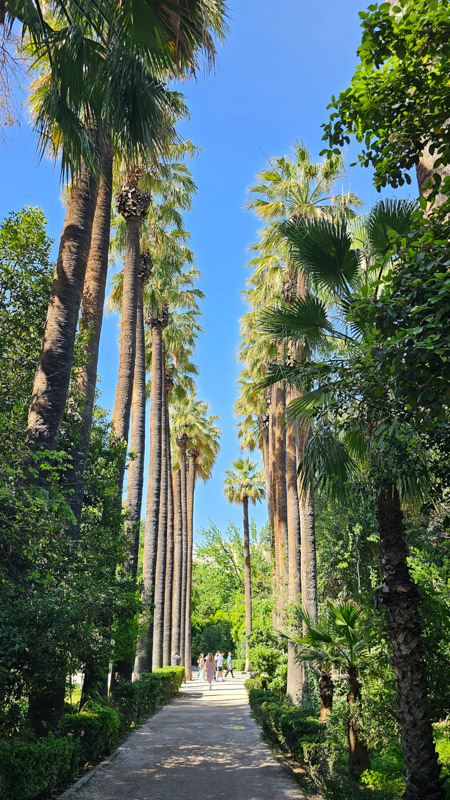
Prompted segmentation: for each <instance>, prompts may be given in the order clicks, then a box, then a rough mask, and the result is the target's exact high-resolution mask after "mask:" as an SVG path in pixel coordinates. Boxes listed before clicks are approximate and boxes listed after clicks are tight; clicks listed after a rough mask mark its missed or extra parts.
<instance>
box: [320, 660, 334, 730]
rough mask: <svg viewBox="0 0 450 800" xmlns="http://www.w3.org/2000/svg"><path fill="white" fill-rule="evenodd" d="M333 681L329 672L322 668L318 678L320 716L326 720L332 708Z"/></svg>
mask: <svg viewBox="0 0 450 800" xmlns="http://www.w3.org/2000/svg"><path fill="white" fill-rule="evenodd" d="M333 695H334V683H333V679H332V677H331V675H330V673H329V672H326V671H325V670H322V671H321V673H320V680H319V698H320V717H319V719H320V720H321V722H327V721H328V719H329V717H330V715H331V712H332V710H333Z"/></svg>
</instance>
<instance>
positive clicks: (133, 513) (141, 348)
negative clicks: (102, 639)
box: [112, 275, 146, 687]
mask: <svg viewBox="0 0 450 800" xmlns="http://www.w3.org/2000/svg"><path fill="white" fill-rule="evenodd" d="M145 281H146V277H144V276H141V275H140V276H139V279H138V297H137V313H136V360H135V368H134V378H133V398H132V402H131V437H130V453H133V456H134V457H133V458H132V459H130V463H129V467H128V480H127V499H126V511H127V519H126V520H125V533H126V536H127V540H128V545H127V557H126V560H125V563H124V565H123V570H124V573H125V574H126V575H128V576H129V577H131V578H132V579H133V580H136V576H137V568H138V556H139V536H140V529H141V508H142V491H143V484H144V457H145V406H146V398H145V376H146V363H145V329H144V296H143V295H144V284H145ZM121 638H122V640H123V641H124V642H125V641H128V648H129V651H130V652H129V654H128V655H125V654H124V655H123V657H122V658H120V659H119V660H118V661H117V663H116V664H114V667H113V675H112V686H113V687H114V686H115V684H116V683H117V681H119V680H120V679H121V678H122V679H124V680H127V681H131V679H132V676H133V665H134V652H133V651H134V650H135V648H136V641H135V639H134V626H133V620H132V619H131V620H130V619H125V620H123V621H122V631H121Z"/></svg>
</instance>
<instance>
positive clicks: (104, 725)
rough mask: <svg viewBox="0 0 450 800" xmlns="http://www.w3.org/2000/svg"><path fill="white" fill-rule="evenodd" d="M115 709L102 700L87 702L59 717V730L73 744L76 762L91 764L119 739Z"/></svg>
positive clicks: (117, 718) (118, 723)
mask: <svg viewBox="0 0 450 800" xmlns="http://www.w3.org/2000/svg"><path fill="white" fill-rule="evenodd" d="M120 729H121V721H120V716H119V713H118V712H117V711H116V710H115V709H114V708H110V707H109V706H107V705H104V704H103V703H98V702H97V703H91V704H90V705H89V707H87V708H86V706H85V708H84V710H83V711H81V712H80V713H79V714H69V715H67V716H65V717H63V719H62V720H61V723H60V726H59V731H60V734H61V735H62V736H64V737H68V739H69V740H72V741H73V742H74V744H75V747H76V751H77V758H78V761H79V763H80V765H84V764H95V762H96V761H97V760H98V759H99V758H100V757H101V756H105V755H108V753H110V752H111V750H113V749H114V748H115V747H117V745H118V743H119V732H120Z"/></svg>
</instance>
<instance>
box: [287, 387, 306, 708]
mask: <svg viewBox="0 0 450 800" xmlns="http://www.w3.org/2000/svg"><path fill="white" fill-rule="evenodd" d="M292 399H293V392H292V390H290V389H288V391H287V397H286V402H287V403H288V402H290V400H292ZM286 495H287V521H288V546H289V580H288V600H289V605H295V604H297V603H299V602H300V601H301V583H300V509H299V500H298V491H297V447H296V435H295V428H294V426H293V424H292V423H291V422H287V423H286ZM303 682H304V670H303V667H302V664H300V663H299V662H298V661H297V659H296V658H295V652H294V650H293V648H292V647H289V648H288V670H287V687H286V694H287V696H288V698H289V699H290V700H291V702H293V703H295V702H299V701H300V700H301V696H302V690H303Z"/></svg>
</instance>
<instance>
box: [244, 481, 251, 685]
mask: <svg viewBox="0 0 450 800" xmlns="http://www.w3.org/2000/svg"><path fill="white" fill-rule="evenodd" d="M242 505H243V516H244V520H243V522H244V599H245V672H250V669H251V666H250V635H251V632H252V574H251V564H250V531H249V526H248V497H244V499H243V504H242Z"/></svg>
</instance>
